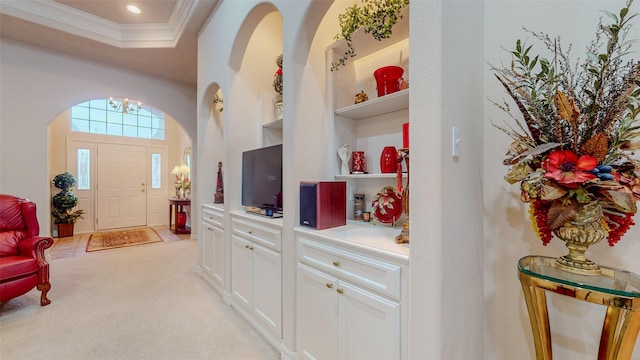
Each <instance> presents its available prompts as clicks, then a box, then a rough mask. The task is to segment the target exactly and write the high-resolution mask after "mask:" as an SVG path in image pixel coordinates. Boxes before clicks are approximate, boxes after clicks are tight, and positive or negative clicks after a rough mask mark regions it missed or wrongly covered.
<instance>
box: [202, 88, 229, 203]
mask: <svg viewBox="0 0 640 360" xmlns="http://www.w3.org/2000/svg"><path fill="white" fill-rule="evenodd" d="M224 99H225V97H224V95H223V92H222V89H221V88H220V86H219V85H218V83H212V84H210V85H209V86H208V87H207V89H206V90H205V92H204V94H203V97H202V99H200V107H199V109H198V119H199V121H200V124H199V125H198V129H199V130H198V138H199V141H198V155H199V156H198V159H199V161H200V164H201V168H202V169H205V170H204V171H202V172H201V173H200V174H199V177H198V184H197V187H198V194H199V196H200V199H202V202H205V203H212V202H213V201H214V194H215V191H216V178H217V176H216V175H217V169H218V166H217V164H218V163H219V162H223V161H224V155H225V147H224V144H225V116H224V108H225V103H224ZM223 165H226V164H224V163H223Z"/></svg>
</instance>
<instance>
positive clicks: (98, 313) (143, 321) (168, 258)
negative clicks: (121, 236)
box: [0, 240, 279, 360]
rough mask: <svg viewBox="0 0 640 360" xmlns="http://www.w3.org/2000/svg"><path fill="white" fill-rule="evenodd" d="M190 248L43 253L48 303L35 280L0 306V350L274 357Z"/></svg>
mask: <svg viewBox="0 0 640 360" xmlns="http://www.w3.org/2000/svg"><path fill="white" fill-rule="evenodd" d="M83 253H84V252H83ZM197 257H198V244H197V241H195V240H184V241H170V242H165V241H163V242H159V243H154V244H150V245H143V246H132V247H127V248H120V249H114V250H110V251H97V252H92V253H84V255H82V256H72V257H66V258H59V259H54V260H51V262H50V263H51V285H52V287H51V291H50V292H49V298H50V299H51V304H50V305H48V306H45V307H41V306H40V305H39V300H38V299H39V296H40V295H39V294H40V293H39V292H38V291H36V290H35V289H34V290H32V291H31V292H29V293H27V294H26V295H23V296H21V297H18V298H16V299H12V300H10V301H8V302H6V303H5V304H4V305H2V306H1V307H0V358H1V359H3V360H4V359H11V360H22V359H24V360H27V359H52V360H57V359H61V360H62V359H64V360H75V359H160V360H162V359H220V360H226V359H229V360H236V359H237V360H250V359H256V360H257V359H261V360H262V359H264V360H270V359H273V360H275V359H278V358H279V354H278V353H277V352H276V351H275V350H274V349H273V348H272V347H271V346H270V345H269V344H268V342H267V341H266V340H265V339H264V338H263V337H262V336H261V335H260V334H259V333H257V332H256V331H255V330H254V329H253V328H252V327H251V326H250V325H249V324H248V323H247V322H246V321H244V320H243V319H242V318H241V317H240V316H239V315H238V314H237V313H236V312H235V311H234V310H233V309H232V308H230V307H229V306H227V305H225V304H224V303H223V302H222V300H221V296H220V294H219V293H217V292H216V291H214V290H212V289H211V288H210V287H209V286H208V285H207V284H206V283H205V282H204V281H203V280H202V279H201V278H200V277H198V276H197V275H196V264H197Z"/></svg>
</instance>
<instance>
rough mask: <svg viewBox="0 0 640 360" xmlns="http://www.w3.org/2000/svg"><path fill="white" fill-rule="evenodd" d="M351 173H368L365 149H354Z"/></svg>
mask: <svg viewBox="0 0 640 360" xmlns="http://www.w3.org/2000/svg"><path fill="white" fill-rule="evenodd" d="M351 173H352V174H364V173H366V170H365V159H364V151H354V152H352V153H351Z"/></svg>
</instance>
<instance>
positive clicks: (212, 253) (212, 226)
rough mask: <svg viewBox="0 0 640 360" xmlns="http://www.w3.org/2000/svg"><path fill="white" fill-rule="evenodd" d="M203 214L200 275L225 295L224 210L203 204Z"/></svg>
mask: <svg viewBox="0 0 640 360" xmlns="http://www.w3.org/2000/svg"><path fill="white" fill-rule="evenodd" d="M201 214H202V221H201V224H200V225H201V226H200V244H199V245H200V264H199V266H200V273H201V276H202V277H203V278H204V279H205V280H206V281H207V282H208V283H209V284H211V286H213V287H214V288H215V289H216V290H218V291H219V292H220V293H221V294H224V281H225V263H226V262H225V245H224V225H223V224H224V223H223V218H224V209H223V208H222V207H218V206H216V205H214V204H203V205H202V208H201Z"/></svg>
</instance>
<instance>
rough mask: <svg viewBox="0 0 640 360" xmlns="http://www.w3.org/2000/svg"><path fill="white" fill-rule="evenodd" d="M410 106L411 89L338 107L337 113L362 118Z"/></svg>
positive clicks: (352, 117) (355, 118)
mask: <svg viewBox="0 0 640 360" xmlns="http://www.w3.org/2000/svg"><path fill="white" fill-rule="evenodd" d="M408 108H409V89H403V90H400V91H397V92H394V93H391V94H387V95H385V96H381V97H377V98H374V99H370V100H367V101H365V102H361V103H359V104H353V105H349V106H345V107H343V108H340V109H336V111H335V114H336V115H340V116H344V117H346V118H350V119H354V120H360V119H367V118H371V117H374V116H378V115H384V114H388V113H392V112H395V111H399V110H405V109H408Z"/></svg>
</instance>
